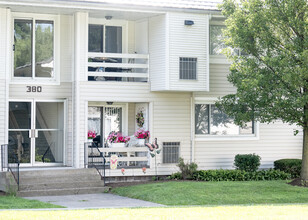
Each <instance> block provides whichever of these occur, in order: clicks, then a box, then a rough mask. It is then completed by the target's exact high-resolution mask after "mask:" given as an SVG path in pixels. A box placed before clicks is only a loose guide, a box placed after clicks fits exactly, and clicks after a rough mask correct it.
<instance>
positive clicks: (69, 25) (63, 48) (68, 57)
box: [59, 15, 74, 82]
mask: <svg viewBox="0 0 308 220" xmlns="http://www.w3.org/2000/svg"><path fill="white" fill-rule="evenodd" d="M60 24H61V25H60V47H59V48H60V57H61V59H60V80H61V82H72V78H73V72H74V67H73V58H74V57H73V51H74V40H73V39H74V36H73V31H74V30H73V29H74V28H73V27H74V25H73V16H68V15H61V16H60Z"/></svg>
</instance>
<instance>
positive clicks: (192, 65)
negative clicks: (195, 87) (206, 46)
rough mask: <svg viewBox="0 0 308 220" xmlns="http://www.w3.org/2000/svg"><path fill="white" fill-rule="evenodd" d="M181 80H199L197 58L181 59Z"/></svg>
mask: <svg viewBox="0 0 308 220" xmlns="http://www.w3.org/2000/svg"><path fill="white" fill-rule="evenodd" d="M180 79H191V80H195V79H197V58H189V57H180Z"/></svg>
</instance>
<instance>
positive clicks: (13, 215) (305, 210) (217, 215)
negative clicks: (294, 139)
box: [0, 205, 308, 220]
mask: <svg viewBox="0 0 308 220" xmlns="http://www.w3.org/2000/svg"><path fill="white" fill-rule="evenodd" d="M307 216H308V205H256V206H216V207H173V208H170V207H168V208H142V209H141V208H138V209H136V208H131V209H95V210H61V211H60V210H59V211H58V210H57V211H16V210H14V211H0V219H5V220H10V219H25V220H26V219H30V220H32V219H37V220H38V219H48V220H53V219H57V220H58V219H63V220H67V219H90V220H96V219H111V220H115V219H120V220H123V219H125V220H127V219H128V220H129V219H132V220H139V219H140V220H145V219H279V220H280V219H298V220H300V219H307Z"/></svg>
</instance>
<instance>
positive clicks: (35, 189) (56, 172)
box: [17, 168, 108, 197]
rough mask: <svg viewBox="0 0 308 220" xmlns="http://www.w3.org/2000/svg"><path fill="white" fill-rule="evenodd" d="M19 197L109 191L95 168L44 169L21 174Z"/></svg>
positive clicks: (26, 171) (24, 171)
mask: <svg viewBox="0 0 308 220" xmlns="http://www.w3.org/2000/svg"><path fill="white" fill-rule="evenodd" d="M19 189H20V190H19V191H18V193H17V195H18V196H25V197H27V196H44V195H72V194H87V193H88V194H90V193H101V192H105V191H106V190H108V187H107V188H106V187H104V181H103V180H102V179H101V176H100V175H99V173H98V172H97V170H96V169H95V168H90V169H44V170H23V171H21V172H20V186H19Z"/></svg>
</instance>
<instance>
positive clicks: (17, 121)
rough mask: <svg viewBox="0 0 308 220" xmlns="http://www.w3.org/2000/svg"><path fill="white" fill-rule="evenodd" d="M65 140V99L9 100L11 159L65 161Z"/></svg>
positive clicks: (34, 162)
mask: <svg viewBox="0 0 308 220" xmlns="http://www.w3.org/2000/svg"><path fill="white" fill-rule="evenodd" d="M63 140H64V103H63V102H41V101H40V102H35V101H32V102H31V101H28V102H10V104H9V162H10V161H11V163H13V161H14V159H13V157H15V158H16V157H17V158H18V159H19V161H20V163H21V164H28V165H51V164H62V163H63Z"/></svg>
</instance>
